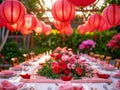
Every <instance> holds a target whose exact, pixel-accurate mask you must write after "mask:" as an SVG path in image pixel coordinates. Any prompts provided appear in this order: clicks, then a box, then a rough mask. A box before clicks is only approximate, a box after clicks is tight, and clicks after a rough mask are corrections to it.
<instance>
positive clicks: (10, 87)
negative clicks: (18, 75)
mask: <svg viewBox="0 0 120 90" xmlns="http://www.w3.org/2000/svg"><path fill="white" fill-rule="evenodd" d="M23 85H24V83H21V84H19V85H18V86H15V85H14V84H13V83H11V82H9V81H7V80H4V81H2V82H1V83H0V90H19V89H20V88H21V87H22V86H23Z"/></svg>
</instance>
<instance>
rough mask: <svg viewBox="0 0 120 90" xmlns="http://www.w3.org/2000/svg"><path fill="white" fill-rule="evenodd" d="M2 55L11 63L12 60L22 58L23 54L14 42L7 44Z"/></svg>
mask: <svg viewBox="0 0 120 90" xmlns="http://www.w3.org/2000/svg"><path fill="white" fill-rule="evenodd" d="M1 53H2V54H3V55H4V56H5V60H6V61H8V62H9V63H11V61H10V60H11V58H13V57H20V56H21V54H22V53H21V52H20V51H19V47H18V44H17V43H16V42H14V41H12V42H8V43H6V44H5V46H4V48H3V50H2V52H1Z"/></svg>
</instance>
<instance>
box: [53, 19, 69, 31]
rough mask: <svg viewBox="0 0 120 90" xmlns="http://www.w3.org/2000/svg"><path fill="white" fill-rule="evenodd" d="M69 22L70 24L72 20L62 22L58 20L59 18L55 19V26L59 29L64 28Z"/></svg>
mask: <svg viewBox="0 0 120 90" xmlns="http://www.w3.org/2000/svg"><path fill="white" fill-rule="evenodd" d="M68 24H70V21H68V22H61V21H58V20H55V19H54V26H55V27H56V28H57V29H58V30H60V29H62V28H64V27H65V26H67V25H68Z"/></svg>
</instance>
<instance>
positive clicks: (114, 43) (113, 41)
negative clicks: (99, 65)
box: [107, 33, 120, 50]
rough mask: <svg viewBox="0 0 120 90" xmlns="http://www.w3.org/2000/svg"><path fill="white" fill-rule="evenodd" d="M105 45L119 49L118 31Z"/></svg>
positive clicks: (119, 34)
mask: <svg viewBox="0 0 120 90" xmlns="http://www.w3.org/2000/svg"><path fill="white" fill-rule="evenodd" d="M107 46H108V47H109V48H111V49H112V50H114V49H119V48H120V33H118V34H116V35H115V36H113V37H112V39H111V40H110V41H109V42H108V44H107Z"/></svg>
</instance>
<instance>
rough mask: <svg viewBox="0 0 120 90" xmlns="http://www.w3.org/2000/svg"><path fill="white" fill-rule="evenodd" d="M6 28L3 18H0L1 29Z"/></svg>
mask: <svg viewBox="0 0 120 90" xmlns="http://www.w3.org/2000/svg"><path fill="white" fill-rule="evenodd" d="M3 26H5V22H4V21H3V20H2V18H0V28H1V27H3Z"/></svg>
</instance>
